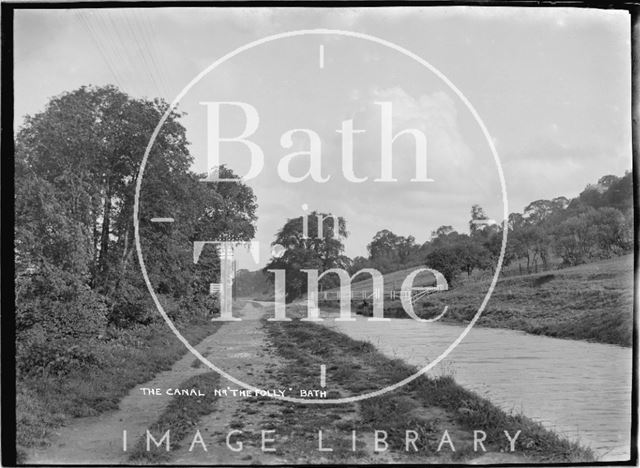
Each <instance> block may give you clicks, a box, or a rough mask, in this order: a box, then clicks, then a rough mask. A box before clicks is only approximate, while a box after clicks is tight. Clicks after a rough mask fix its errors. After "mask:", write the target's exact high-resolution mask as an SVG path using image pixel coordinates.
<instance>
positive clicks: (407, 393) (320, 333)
mask: <svg viewBox="0 0 640 468" xmlns="http://www.w3.org/2000/svg"><path fill="white" fill-rule="evenodd" d="M265 327H266V330H267V332H268V336H269V339H270V343H271V345H272V346H273V348H274V350H275V352H276V353H277V355H278V356H280V358H282V359H283V360H284V361H285V362H286V364H285V365H284V367H283V368H282V369H281V370H280V371H279V372H278V374H277V376H276V377H277V378H278V379H279V382H280V384H281V385H282V386H294V385H295V386H296V387H298V388H306V389H314V388H318V383H319V377H318V376H319V369H320V365H321V364H324V365H326V368H327V375H329V376H330V384H328V387H327V389H330V390H331V391H330V392H329V394H328V398H336V397H344V396H350V395H358V394H362V393H365V392H369V391H373V390H377V389H380V388H383V387H385V386H388V385H391V384H393V383H396V382H399V381H401V380H403V379H404V378H406V377H408V376H410V375H412V374H413V373H414V372H415V371H416V369H415V368H413V367H411V366H408V365H407V364H405V363H404V362H403V361H401V360H397V359H389V358H387V357H385V356H384V355H382V354H381V353H379V352H378V351H377V350H376V349H375V347H374V346H373V345H371V344H370V343H367V342H361V341H356V340H353V339H351V338H349V337H348V336H346V335H344V334H341V333H338V332H335V331H332V330H330V329H328V328H326V327H324V326H322V325H317V324H313V323H309V322H300V321H299V320H294V321H292V322H266V321H265ZM279 405H280V406H281V410H280V413H279V414H278V415H277V417H271V418H269V419H268V420H266V421H265V422H264V427H265V428H266V429H275V430H277V432H278V434H279V435H280V436H281V437H283V438H284V439H286V440H287V441H288V442H287V444H286V445H285V446H283V447H281V448H279V451H280V452H281V453H280V454H281V455H283V456H285V457H287V458H288V459H289V458H293V460H295V461H296V462H301V461H305V460H304V459H300V454H307V453H316V454H317V453H318V441H317V438H318V437H317V434H318V430H319V429H322V430H323V433H324V436H323V439H324V440H323V446H325V447H331V448H333V451H332V452H322V454H323V456H324V457H326V459H327V460H328V461H333V462H337V461H341V462H345V461H348V462H351V463H357V462H358V461H360V462H362V460H363V457H364V456H365V453H367V440H366V438H364V439H363V438H359V439H358V442H357V444H356V450H355V451H354V450H353V448H352V445H351V444H352V441H351V437H352V431H353V430H356V431H357V432H358V433H362V432H368V433H369V436H368V437H369V439H371V437H372V436H371V433H373V431H375V430H384V431H386V433H387V435H388V442H389V448H388V451H386V452H385V453H384V455H385V456H387V457H391V458H392V459H391V461H397V462H400V461H404V462H407V461H408V462H411V461H413V462H414V463H415V462H417V461H422V462H424V461H425V460H426V461H428V462H433V463H438V462H439V463H446V462H449V463H456V462H457V463H460V462H466V461H469V460H471V459H473V458H475V457H479V456H481V455H483V452H482V451H480V448H479V447H478V451H477V452H476V451H474V447H473V431H474V430H479V431H484V432H485V433H486V436H487V437H486V441H485V443H484V445H485V447H486V449H487V451H488V452H492V453H494V454H501V453H503V452H509V447H510V446H509V443H508V440H507V439H506V437H505V435H504V431H509V433H510V435H512V436H513V435H514V434H515V433H516V432H517V431H521V433H520V435H519V437H518V439H517V441H516V451H515V452H514V454H513V455H515V456H517V457H519V460H520V461H518V462H519V463H521V462H532V463H535V462H553V463H560V462H562V463H564V462H579V461H580V462H589V461H592V460H593V459H594V456H593V453H592V452H591V451H590V450H589V449H585V448H583V447H581V446H580V445H578V444H577V443H574V442H571V441H568V440H566V439H563V438H561V437H559V436H558V435H557V434H555V433H553V432H551V431H549V430H546V429H545V428H543V427H542V426H541V425H540V424H538V423H535V422H533V421H531V420H530V419H528V418H526V417H524V416H522V415H517V414H507V413H505V412H504V411H502V410H501V409H499V408H497V407H496V406H494V405H493V404H492V403H491V402H489V401H487V400H486V399H483V398H481V397H479V396H478V395H476V394H475V393H473V392H470V391H468V390H465V389H464V388H462V387H460V386H459V385H457V384H456V383H455V382H454V380H453V379H452V378H451V377H440V378H430V377H426V376H421V377H418V378H417V379H415V380H414V381H412V382H411V383H409V384H407V385H405V386H403V387H402V388H400V389H398V390H395V391H393V392H390V393H388V394H386V395H383V396H380V397H374V398H369V399H366V400H362V401H360V402H355V403H349V404H340V405H311V404H310V405H296V404H292V403H287V402H279ZM407 430H412V431H416V432H417V434H418V436H419V440H418V441H417V442H416V447H417V449H418V450H417V451H416V452H414V451H413V450H409V451H407V450H406V446H405V436H406V433H405V431H407ZM445 430H447V431H448V433H449V435H450V436H451V439H452V441H453V444H454V446H455V449H456V450H455V451H452V450H450V449H449V445H447V444H445V445H444V446H443V447H444V448H443V449H442V450H441V451H437V447H438V445H439V444H440V442H441V440H442V438H443V433H444V431H445ZM369 442H370V441H369ZM369 445H370V443H369ZM369 449H370V447H369ZM370 451H371V450H369V452H370ZM296 457H297V458H296ZM416 457H421V458H420V459H417V458H416ZM425 457H426V458H425ZM385 462H389V460H388V459H387V460H385Z"/></svg>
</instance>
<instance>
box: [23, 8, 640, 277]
mask: <svg viewBox="0 0 640 468" xmlns="http://www.w3.org/2000/svg"><path fill="white" fill-rule="evenodd" d="M315 28H331V29H340V30H346V31H353V32H359V33H365V34H369V35H373V36H375V37H378V38H381V39H384V40H386V41H390V42H392V43H395V44H397V45H399V46H401V47H403V48H405V49H408V50H409V51H411V52H413V53H415V54H416V55H417V56H419V57H421V58H422V59H424V60H426V61H427V62H428V63H429V64H431V65H432V66H433V67H434V68H435V69H437V70H439V71H440V72H441V73H442V74H443V75H444V76H446V77H447V78H448V79H449V80H450V82H451V83H453V85H455V86H456V87H457V88H458V89H459V90H460V91H461V93H462V94H463V95H464V96H465V97H466V99H467V100H468V101H469V102H470V103H471V104H472V105H473V106H474V108H475V109H476V111H477V113H478V115H479V116H480V118H481V119H482V120H483V121H484V124H485V125H486V127H487V129H488V131H489V133H490V135H491V137H492V140H493V142H494V143H495V146H496V149H497V152H498V154H499V157H500V161H501V163H502V167H503V169H504V175H505V180H506V186H507V192H508V201H509V211H510V212H514V211H522V209H523V208H524V206H525V205H526V204H528V203H529V202H531V201H533V200H537V199H540V198H552V197H555V196H560V195H564V196H568V197H572V196H576V195H577V194H578V193H579V192H580V191H581V190H582V189H583V188H584V187H585V185H586V184H588V183H591V182H595V181H596V180H597V179H598V178H599V177H601V176H602V175H605V174H616V175H621V174H623V173H624V171H625V170H627V169H630V168H631V125H630V115H631V109H630V39H629V17H628V15H627V14H626V13H625V12H613V11H599V10H584V9H534V8H528V9H519V8H509V9H500V8H490V9H481V8H464V7H455V8H447V9H442V8H422V9H418V8H412V9H407V8H377V9H344V10H338V9H301V8H300V9H298V8H295V9H258V8H254V9H244V8H239V9H231V8H226V9H214V8H211V9H202V8H184V9H175V8H156V9H138V10H126V9H119V10H105V9H101V10H91V9H88V10H49V11H46V10H40V11H37V10H31V11H29V10H27V11H17V12H16V15H15V93H16V95H15V108H16V120H17V121H16V125H17V126H19V125H20V122H21V121H22V119H23V116H24V115H25V114H32V113H35V112H38V111H40V110H42V109H43V107H44V105H45V103H46V102H47V100H48V99H49V98H50V97H52V96H55V95H57V94H59V93H61V92H63V91H66V90H72V89H75V88H77V87H79V86H82V85H86V84H94V85H104V84H107V83H109V84H115V85H117V86H119V87H120V88H121V89H122V90H124V91H125V92H127V93H129V94H131V95H132V96H136V97H141V96H146V97H156V96H161V97H163V98H165V99H166V100H168V101H172V100H173V99H174V98H175V96H176V95H177V94H178V93H179V92H180V91H181V90H182V89H183V88H184V87H185V86H186V85H187V84H188V83H189V82H190V81H191V80H192V79H193V78H194V77H195V76H196V75H197V74H198V73H199V72H201V71H202V70H203V69H205V68H206V67H207V66H209V65H210V64H211V63H213V62H214V61H215V60H217V59H218V58H220V57H221V56H223V55H224V54H226V53H228V52H230V51H232V50H234V49H236V48H238V47H240V46H242V45H244V44H247V43H249V42H251V41H254V40H256V39H260V38H263V37H266V36H269V35H272V34H277V33H283V32H287V31H293V30H300V29H315ZM321 49H322V50H323V52H321ZM321 55H323V57H322V58H321ZM203 101H241V102H245V103H248V104H250V105H251V106H253V107H254V108H255V109H256V110H257V112H258V114H259V117H260V124H259V128H258V129H257V130H256V132H255V134H253V135H252V136H251V137H249V138H250V139H251V140H252V141H254V142H255V143H256V144H258V145H259V146H260V147H261V148H262V150H263V151H264V155H265V167H264V170H263V171H262V172H261V173H260V175H259V176H258V177H256V178H255V179H252V180H250V181H248V182H247V183H248V184H249V185H251V186H252V187H253V188H254V191H255V193H256V195H257V197H258V204H259V209H258V213H257V214H258V218H259V219H258V234H257V240H258V241H260V243H261V249H262V261H261V264H264V263H265V262H266V261H267V260H268V249H269V247H268V246H269V244H270V242H271V241H272V240H273V239H274V235H275V232H276V231H277V229H278V228H280V227H281V226H282V225H283V223H284V222H285V220H286V219H287V218H292V217H295V216H299V215H300V214H302V205H303V204H306V205H308V207H309V209H310V210H319V211H324V212H332V213H334V214H336V215H341V216H344V217H345V218H346V220H347V224H348V230H349V231H350V236H349V238H348V240H347V241H346V253H347V255H349V256H352V257H353V256H356V255H366V244H367V243H368V242H370V240H371V238H372V236H373V235H374V234H375V233H376V232H377V231H378V230H380V229H384V228H388V229H391V230H393V231H394V232H396V233H397V234H402V235H414V236H415V237H416V239H417V241H418V242H424V241H425V240H427V239H428V238H429V234H430V233H431V231H433V230H435V229H436V228H437V227H438V226H440V225H443V224H447V225H453V226H454V228H456V229H458V230H459V231H461V232H466V231H467V222H468V220H469V211H470V208H471V205H473V204H475V203H478V204H480V205H481V206H483V207H484V208H485V210H486V211H487V213H488V214H489V216H490V217H493V218H495V219H496V220H498V221H500V220H501V219H502V211H503V207H502V201H501V195H500V183H499V179H498V173H497V166H496V164H495V161H494V160H493V157H492V155H491V152H490V150H489V145H488V144H487V141H486V139H485V138H484V136H483V134H482V132H481V130H480V127H479V126H478V124H477V122H476V121H475V120H474V118H473V116H472V114H471V113H470V111H469V109H468V108H467V107H466V106H465V104H464V102H463V101H462V100H461V99H460V97H459V96H457V95H456V93H455V92H454V91H453V90H452V89H451V88H450V87H449V86H448V85H447V84H446V83H445V82H444V81H442V80H441V79H440V78H438V77H437V76H436V75H435V74H434V73H433V72H431V71H430V70H428V69H427V68H425V67H423V66H422V65H420V64H419V63H417V62H416V61H415V60H412V59H411V58H409V57H407V56H405V55H403V54H401V53H399V52H398V51H396V50H392V49H389V48H387V47H384V46H383V45H381V44H377V43H373V42H369V41H366V40H363V39H358V38H353V37H342V36H338V35H331V34H323V35H306V36H299V37H292V38H287V39H280V40H277V41H273V42H270V43H268V44H263V45H260V46H257V47H255V48H253V49H251V50H248V51H246V52H243V53H242V54H239V55H238V56H236V57H234V58H233V59H231V60H229V61H227V62H225V63H224V64H222V65H221V66H220V67H218V68H216V69H215V70H213V71H212V72H211V73H209V74H208V75H207V76H205V77H204V78H203V79H202V80H201V81H200V82H199V83H198V85H196V86H194V87H193V88H192V89H191V90H190V92H189V93H187V95H186V96H185V97H184V99H183V100H182V101H181V103H180V106H179V109H180V110H182V111H186V112H187V114H188V115H187V116H186V117H185V118H184V119H183V123H184V125H185V127H186V128H187V134H188V138H189V140H190V141H191V143H192V145H191V151H192V153H193V155H194V157H195V160H196V162H195V165H194V170H196V171H198V172H204V171H206V170H207V165H208V163H207V154H206V152H207V144H206V143H207V138H206V133H207V132H206V130H207V126H206V124H207V120H206V112H205V110H206V109H205V107H204V106H203V105H201V104H200V102H203ZM375 102H390V103H391V104H392V108H393V131H394V132H399V131H401V130H403V129H407V128H414V129H418V130H420V131H422V132H423V133H424V134H425V135H426V138H427V149H428V151H427V154H428V171H429V177H430V178H432V179H433V182H409V179H410V178H412V177H414V174H413V173H414V171H415V157H414V151H415V150H414V146H413V143H412V140H411V137H407V136H403V137H401V138H399V139H398V141H397V143H395V144H394V166H393V175H394V177H396V178H397V179H398V182H396V183H380V182H373V179H375V178H377V177H379V175H380V174H379V173H380V152H381V148H380V146H381V145H380V131H381V129H380V119H381V117H380V106H379V105H376V104H375ZM226 110H229V112H226ZM226 110H225V109H223V113H222V120H223V122H222V125H221V131H222V135H223V136H225V135H228V136H233V135H237V134H238V133H239V132H240V131H241V130H242V129H243V127H244V123H245V122H244V120H245V119H244V115H243V114H242V112H241V111H240V110H239V109H234V110H230V109H226ZM349 119H351V120H353V122H354V127H355V128H357V129H360V130H365V132H364V133H360V134H357V135H356V136H355V143H354V159H355V163H354V168H355V170H354V172H355V174H356V175H357V176H358V177H368V180H367V181H365V182H363V183H353V182H349V181H347V180H346V179H345V177H344V175H343V173H342V170H341V168H342V166H341V161H342V154H341V148H342V146H341V144H342V142H341V139H340V134H339V133H337V132H336V130H338V129H340V126H341V122H342V121H344V120H349ZM300 128H305V129H311V130H313V131H314V132H316V133H317V134H318V135H319V136H320V137H321V143H322V146H321V155H322V174H323V175H324V176H327V175H329V176H330V179H329V181H328V182H326V183H317V182H314V181H311V180H306V181H304V182H302V183H285V182H283V181H282V180H281V178H280V177H279V176H278V173H277V170H276V168H277V166H278V162H279V161H280V160H281V159H282V158H283V157H284V156H285V155H287V154H290V153H291V152H294V151H304V150H306V149H308V146H309V141H308V138H307V137H305V136H304V135H302V134H300V133H299V134H297V135H296V136H294V138H293V141H292V144H291V147H290V148H283V147H282V145H281V137H282V135H283V133H285V132H287V131H288V130H291V129H300ZM226 145H227V146H223V147H222V154H223V161H222V162H224V163H225V164H227V165H228V166H230V167H231V168H232V169H234V170H235V171H236V172H237V173H239V174H244V173H246V171H247V169H248V167H249V157H248V153H247V151H246V149H245V148H244V147H242V146H241V145H238V144H226ZM295 159H297V161H295V162H294V163H293V164H291V173H292V174H293V175H301V174H303V173H304V172H305V171H306V169H307V168H308V164H306V163H305V159H304V158H303V157H298V158H295ZM157 215H158V216H170V215H171V214H170V213H158V214H157ZM243 267H247V268H250V269H253V268H255V266H253V265H250V264H245V265H243Z"/></svg>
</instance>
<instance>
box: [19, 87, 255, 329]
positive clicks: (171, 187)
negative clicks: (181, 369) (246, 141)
mask: <svg viewBox="0 0 640 468" xmlns="http://www.w3.org/2000/svg"><path fill="white" fill-rule="evenodd" d="M167 108H168V104H166V103H165V102H164V101H161V100H153V101H151V100H144V99H133V98H131V97H129V96H127V95H126V94H124V93H122V92H121V91H119V90H118V89H117V88H115V87H113V86H105V87H86V86H85V87H82V88H79V89H77V90H75V91H72V92H67V93H63V94H62V95H60V96H58V97H55V98H53V99H52V100H51V101H50V102H49V103H48V105H47V106H46V108H45V109H44V111H43V112H40V113H38V114H36V115H34V116H28V117H27V118H26V119H25V124H24V126H23V127H22V128H21V129H20V131H19V132H18V135H17V138H16V191H17V193H18V194H19V197H18V198H17V206H16V214H17V219H16V255H17V257H18V258H19V259H20V260H19V261H20V268H23V269H25V268H30V269H31V271H35V272H36V273H37V272H38V271H39V269H41V268H42V265H43V264H48V265H55V266H56V267H57V268H61V269H63V270H64V271H67V272H69V273H71V274H72V275H73V277H74V278H75V279H76V280H77V281H80V282H81V283H83V284H86V285H88V286H89V287H90V288H91V290H92V291H94V292H96V293H98V294H100V295H101V296H102V297H103V299H104V300H105V301H106V303H107V304H108V317H109V320H110V321H111V322H112V323H118V324H120V325H124V324H126V323H128V322H131V321H133V322H136V321H138V322H145V321H148V320H149V319H150V317H149V315H150V313H151V310H150V308H149V301H148V296H147V294H146V291H145V289H146V288H145V287H144V283H143V281H142V277H141V275H140V272H139V271H138V270H137V268H138V266H137V262H135V261H132V257H133V252H134V239H133V205H134V195H135V181H136V178H137V176H138V171H139V168H140V163H141V161H142V156H143V154H144V151H145V148H146V145H147V143H148V140H149V138H150V136H151V134H152V132H153V130H154V128H155V126H156V125H157V123H158V122H159V120H160V118H161V116H162V115H163V114H164V112H165V111H166V110H167ZM180 116H181V115H180V114H179V113H177V112H172V113H170V115H169V117H168V118H167V120H166V121H165V123H164V125H163V127H162V129H161V131H160V132H159V134H158V136H157V138H156V140H155V143H154V146H153V148H152V150H151V153H150V155H149V159H148V162H147V167H146V169H145V173H144V179H143V184H142V192H141V196H140V213H139V220H140V239H141V246H142V250H143V253H144V254H145V263H146V266H147V271H148V273H149V277H150V279H151V280H152V283H153V284H154V285H155V286H156V287H157V288H158V290H159V292H160V293H161V294H173V295H174V296H176V297H183V296H185V295H188V294H191V293H193V292H195V291H199V292H200V294H206V293H207V291H208V288H207V287H205V286H204V283H205V281H204V276H203V275H204V274H205V272H204V269H206V270H207V271H206V274H207V275H208V282H211V268H207V267H208V266H211V265H207V257H208V260H209V263H213V264H215V262H217V254H216V253H215V252H208V253H206V254H204V256H205V258H204V259H203V260H202V261H201V263H200V264H198V265H193V260H192V249H193V241H194V240H213V239H212V238H211V237H212V236H217V237H220V236H221V235H222V234H226V235H228V236H233V237H234V238H236V239H250V238H252V237H253V234H254V227H253V222H254V221H255V208H256V205H255V197H254V196H253V192H252V191H251V189H249V188H248V187H246V186H245V185H243V184H241V183H226V184H222V183H219V184H209V183H202V182H201V179H202V176H198V175H196V174H193V173H192V172H191V171H190V169H189V168H190V166H191V164H192V162H193V158H192V157H191V156H190V154H189V152H188V148H187V139H186V131H185V129H184V127H183V126H182V125H181V124H180V122H179V118H180ZM221 170H222V171H223V172H224V171H228V170H226V169H224V168H221ZM228 172H230V171H228ZM228 177H234V176H231V175H229V176H228ZM157 216H171V217H173V218H174V219H176V220H177V221H178V222H176V223H173V224H171V225H166V224H165V225H163V224H159V223H151V222H150V219H151V218H153V217H157ZM203 236H209V237H208V238H207V239H200V237H203ZM34 239H42V242H34ZM43 262H44V263H43ZM198 278H200V284H197V283H198V280H197V279H198ZM154 315H155V314H154Z"/></svg>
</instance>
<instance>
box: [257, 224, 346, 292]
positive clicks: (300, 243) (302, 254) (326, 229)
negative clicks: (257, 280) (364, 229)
mask: <svg viewBox="0 0 640 468" xmlns="http://www.w3.org/2000/svg"><path fill="white" fill-rule="evenodd" d="M318 216H320V217H321V219H323V230H322V236H318V235H314V234H315V233H319V230H318ZM332 219H333V218H332V216H331V215H330V214H326V213H318V212H316V211H314V212H312V213H310V214H309V215H308V217H307V222H308V233H309V236H308V237H307V238H305V235H304V231H303V218H302V217H298V218H293V219H289V220H287V222H286V223H285V225H284V226H283V227H282V229H280V231H278V233H277V234H276V239H275V240H274V241H273V242H272V244H271V245H276V244H280V245H282V246H283V247H284V248H285V252H284V254H283V255H282V256H281V257H279V258H272V259H271V261H270V262H269V263H268V264H267V266H266V267H265V268H264V271H265V273H266V274H267V275H269V279H270V280H271V281H273V279H274V276H273V274H272V273H269V272H268V271H267V270H273V269H282V270H284V271H285V278H286V282H285V292H286V295H287V301H291V300H293V299H295V298H296V297H299V296H301V295H302V294H305V293H306V290H307V274H306V273H304V272H302V271H301V270H303V269H317V270H318V272H319V273H322V272H323V271H326V270H328V269H331V268H344V269H347V268H348V267H349V263H350V262H349V259H348V257H346V256H345V255H344V254H343V252H344V243H343V240H344V239H345V238H346V237H347V235H348V232H347V228H346V222H345V220H344V218H342V217H337V220H338V222H337V223H336V224H337V225H334V224H333V223H329V221H330V220H332ZM320 285H321V287H323V288H331V287H333V286H336V285H337V278H334V277H333V276H331V275H330V276H328V277H325V278H323V279H322V280H321V282H320Z"/></svg>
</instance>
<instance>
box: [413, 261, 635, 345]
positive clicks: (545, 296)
mask: <svg viewBox="0 0 640 468" xmlns="http://www.w3.org/2000/svg"><path fill="white" fill-rule="evenodd" d="M488 287H489V282H488V281H482V282H478V283H467V284H465V285H464V286H461V287H458V288H455V289H452V290H451V291H447V292H446V293H437V294H433V295H430V296H429V297H428V298H427V299H426V300H425V301H424V304H425V305H424V309H422V311H420V309H421V308H420V307H418V306H416V310H417V311H418V312H419V314H420V315H422V316H423V317H428V316H432V315H434V314H436V313H437V314H439V313H440V312H441V311H442V309H443V307H444V306H445V305H448V306H449V311H448V313H447V315H446V316H445V317H444V318H443V321H453V322H468V321H469V320H471V318H472V317H473V316H474V315H475V313H476V312H477V310H478V307H479V305H480V302H481V300H482V298H483V296H484V294H486V291H487V290H488ZM478 325H479V326H485V327H499V328H510V329H514V330H522V331H525V332H527V333H533V334H539V335H547V336H553V337H557V338H569V339H577V340H589V341H596V342H599V343H611V344H616V345H621V346H631V332H632V329H633V256H632V255H626V256H623V257H617V258H613V259H609V260H604V261H601V262H595V263H589V264H585V265H580V266H577V267H572V268H566V269H561V270H553V271H547V272H544V273H538V274H533V275H524V276H515V277H510V278H504V279H501V280H500V281H498V283H497V285H496V288H495V290H494V292H493V295H492V296H491V300H490V301H489V304H488V306H487V308H486V309H485V312H484V313H483V315H482V317H481V318H480V320H479V321H478Z"/></svg>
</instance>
